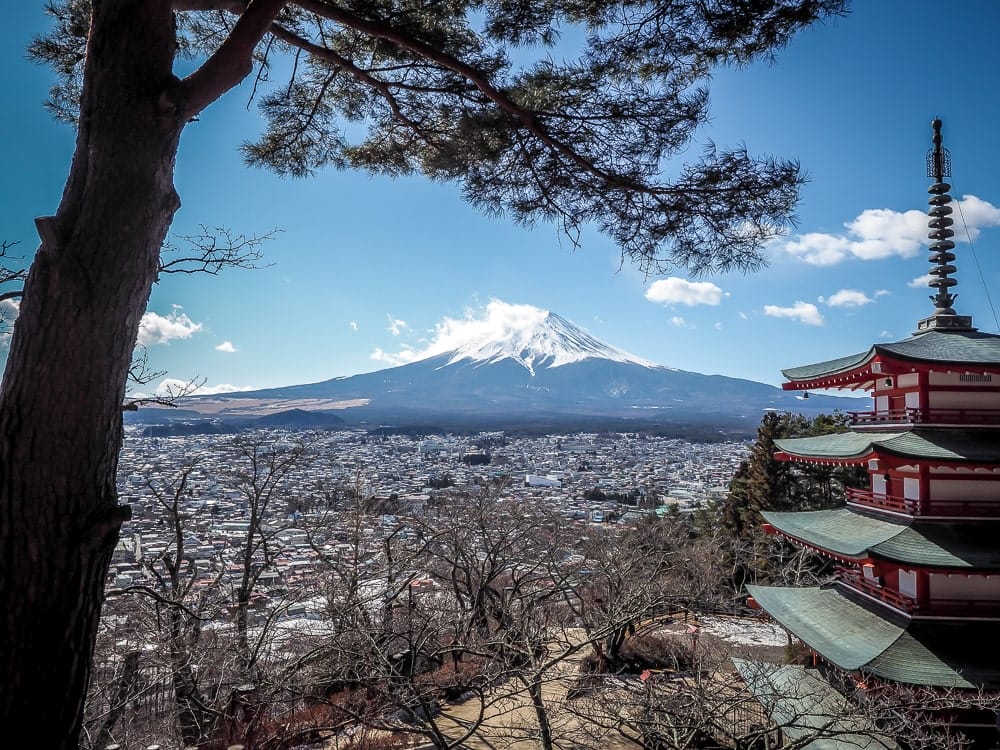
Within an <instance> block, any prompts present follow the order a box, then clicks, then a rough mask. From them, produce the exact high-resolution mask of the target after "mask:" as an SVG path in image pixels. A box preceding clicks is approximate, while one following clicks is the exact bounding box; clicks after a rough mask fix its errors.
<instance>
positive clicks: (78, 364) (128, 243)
mask: <svg viewBox="0 0 1000 750" xmlns="http://www.w3.org/2000/svg"><path fill="white" fill-rule="evenodd" d="M174 47H175V37H174V26H173V18H172V15H171V8H170V3H169V2H167V1H165V0H141V1H139V0H118V1H115V0H95V2H94V4H93V19H92V26H91V35H90V40H89V44H88V54H87V62H86V67H85V77H84V87H83V92H82V97H81V106H80V122H79V130H78V134H77V141H76V152H75V155H74V157H73V162H72V166H71V168H70V172H69V177H68V180H67V183H66V187H65V190H64V193H63V196H62V200H61V202H60V205H59V208H58V210H57V212H56V214H55V216H53V217H45V218H43V219H39V220H37V221H36V224H37V225H38V228H39V235H40V236H41V239H42V242H41V245H40V247H39V249H38V252H37V255H36V257H35V260H34V263H33V265H32V268H31V271H30V273H29V275H28V279H27V281H26V284H25V289H24V296H23V299H22V303H21V309H20V315H19V318H18V321H17V324H16V326H15V330H14V335H13V340H12V343H11V348H10V354H9V356H8V359H7V367H6V372H5V374H4V379H3V384H2V386H0V570H2V575H0V674H2V675H3V679H4V681H5V682H6V683H7V684H6V685H5V687H4V689H3V690H0V725H2V726H3V727H4V733H5V735H7V736H10V737H26V738H29V744H31V745H33V746H35V747H45V748H76V747H77V742H78V737H79V733H80V728H81V722H82V716H83V701H84V697H85V695H86V687H87V681H88V677H89V673H90V660H91V656H92V653H93V647H94V638H95V634H96V628H97V625H98V621H99V617H100V607H101V603H102V600H103V588H104V582H105V577H106V575H107V570H108V565H109V562H110V559H111V553H112V552H113V550H114V546H115V543H116V541H117V539H118V532H119V528H120V526H121V524H122V522H123V521H124V520H126V519H127V518H128V508H127V507H122V506H119V505H118V501H117V493H116V488H115V479H116V472H117V468H118V454H119V450H120V447H121V440H122V423H121V407H122V400H123V397H124V392H125V380H126V375H127V373H128V368H129V362H130V360H131V355H132V350H133V347H134V344H135V339H136V333H137V330H138V326H139V320H140V318H141V316H142V313H143V311H144V310H145V307H146V303H147V300H148V298H149V293H150V288H151V285H152V283H153V281H154V280H155V278H156V270H157V264H158V258H159V252H160V247H161V245H162V243H163V239H164V237H165V235H166V232H167V228H168V227H169V225H170V222H171V220H172V217H173V214H174V212H175V210H176V209H177V208H178V206H179V200H178V197H177V194H176V192H175V190H174V187H173V169H174V155H175V153H176V150H177V145H178V141H179V137H180V133H181V130H182V128H183V124H184V123H183V122H182V120H181V118H180V117H178V115H177V112H178V108H177V107H176V105H175V104H172V103H171V101H170V99H169V97H168V96H164V93H165V92H170V91H172V90H175V89H176V88H177V84H178V81H177V79H176V78H175V77H174V76H173V74H172V63H173V57H174Z"/></svg>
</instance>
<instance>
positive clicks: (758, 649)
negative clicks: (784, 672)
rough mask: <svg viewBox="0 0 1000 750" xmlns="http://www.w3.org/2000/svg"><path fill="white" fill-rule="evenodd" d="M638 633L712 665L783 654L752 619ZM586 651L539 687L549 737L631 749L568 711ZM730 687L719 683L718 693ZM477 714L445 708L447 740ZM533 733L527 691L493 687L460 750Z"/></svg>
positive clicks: (499, 745)
mask: <svg viewBox="0 0 1000 750" xmlns="http://www.w3.org/2000/svg"><path fill="white" fill-rule="evenodd" d="M641 631H644V632H646V633H648V634H662V635H669V636H671V637H676V638H681V639H687V640H689V642H690V644H691V645H695V646H696V648H697V652H698V653H700V654H703V655H705V656H706V657H707V658H711V659H712V660H713V661H718V660H724V659H728V658H731V657H742V658H750V659H754V660H759V661H770V662H776V663H780V662H781V661H782V660H783V658H784V653H785V642H786V636H785V635H784V633H783V632H782V631H780V629H777V628H775V627H774V626H771V625H769V624H767V623H764V622H762V621H759V620H755V619H752V618H733V617H715V616H713V617H706V618H702V619H701V620H696V619H694V618H693V617H690V616H689V617H687V618H685V617H684V615H674V616H670V617H664V618H661V619H660V620H658V621H657V622H651V623H647V624H646V625H645V626H644V627H643V628H641ZM577 637H579V638H581V639H582V638H583V632H582V631H580V632H579V633H578V634H577ZM588 653H589V649H583V650H581V651H580V652H578V653H577V654H575V655H574V656H573V657H571V658H569V659H567V660H566V661H565V662H563V663H561V664H560V665H559V666H558V667H557V668H556V669H554V670H553V671H552V673H551V674H550V675H549V676H548V679H547V680H546V681H545V683H544V684H543V687H542V696H543V700H544V702H545V704H546V706H547V708H548V709H549V717H550V721H551V722H552V733H553V736H554V737H557V738H559V743H558V745H557V746H558V747H560V748H562V749H563V750H583V749H584V748H600V749H601V750H626V748H627V749H629V750H635V749H636V745H635V744H634V743H630V742H627V741H625V740H623V739H621V738H618V737H615V736H613V735H609V734H607V733H604V732H602V731H601V730H600V729H599V728H598V727H596V726H595V725H594V722H592V721H591V722H588V720H587V718H586V717H583V718H581V717H580V716H579V715H578V714H579V713H580V712H579V711H574V710H569V709H568V708H567V706H568V705H571V704H568V703H567V700H566V696H567V691H568V690H569V689H570V688H571V687H572V686H574V685H575V684H577V680H578V678H579V665H580V661H581V659H582V658H583V657H584V656H586V655H587V654H588ZM720 674H722V675H723V677H722V679H730V678H731V679H737V678H736V677H735V671H733V672H732V673H728V672H727V671H725V670H723V671H721V672H720ZM727 675H728V676H727ZM633 679H634V678H633ZM729 687H730V686H727V685H720V689H728V688H729ZM480 710H481V704H480V702H479V701H478V700H475V699H472V700H468V701H466V702H465V703H462V704H457V705H451V706H448V707H446V708H445V711H444V714H443V715H442V716H441V717H439V719H438V720H439V722H440V725H442V726H444V727H445V728H446V730H445V731H446V734H447V735H448V736H450V737H453V738H455V739H458V738H459V737H461V736H462V735H463V734H465V730H464V729H463V727H467V726H471V725H472V724H474V723H475V722H477V721H479V720H480V715H479V714H480ZM537 734H538V725H537V722H536V719H535V715H534V711H533V709H532V706H531V703H530V700H529V699H528V695H527V693H526V691H525V690H524V689H523V686H521V685H516V684H513V683H507V684H504V685H498V686H496V688H494V690H493V691H492V694H491V696H490V702H489V705H488V706H487V707H486V709H485V713H484V715H483V718H482V722H481V725H480V726H479V728H478V730H477V731H476V732H475V734H474V735H473V737H472V738H470V739H468V740H466V741H465V742H464V743H463V744H462V745H461V747H463V748H468V750H529V748H530V749H531V750H534V749H535V748H537V747H538V740H537ZM327 748H328V749H329V750H333V749H334V748H336V745H335V744H333V743H331V744H329V745H327Z"/></svg>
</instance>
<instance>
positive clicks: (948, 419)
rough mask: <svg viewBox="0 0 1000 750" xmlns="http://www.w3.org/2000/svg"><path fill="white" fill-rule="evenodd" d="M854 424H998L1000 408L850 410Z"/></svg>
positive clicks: (999, 422) (909, 407) (910, 407)
mask: <svg viewBox="0 0 1000 750" xmlns="http://www.w3.org/2000/svg"><path fill="white" fill-rule="evenodd" d="M848 415H849V416H850V418H851V424H852V425H861V424H960V425H998V424H1000V409H922V408H917V407H913V406H908V407H906V408H905V409H885V410H882V411H851V412H848Z"/></svg>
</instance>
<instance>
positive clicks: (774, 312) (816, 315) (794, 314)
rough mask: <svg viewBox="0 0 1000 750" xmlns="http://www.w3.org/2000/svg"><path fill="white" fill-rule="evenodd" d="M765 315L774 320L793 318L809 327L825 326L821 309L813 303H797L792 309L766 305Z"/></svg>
mask: <svg viewBox="0 0 1000 750" xmlns="http://www.w3.org/2000/svg"><path fill="white" fill-rule="evenodd" d="M764 314H765V315H769V316H771V317H772V318H791V319H792V320H797V321H799V322H800V323H803V324H805V325H809V326H821V325H823V316H822V315H820V312H819V308H818V307H816V305H814V304H812V303H811V302H802V301H799V302H796V303H795V304H794V305H792V306H791V307H779V306H778V305H764Z"/></svg>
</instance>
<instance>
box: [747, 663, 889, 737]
mask: <svg viewBox="0 0 1000 750" xmlns="http://www.w3.org/2000/svg"><path fill="white" fill-rule="evenodd" d="M733 666H735V667H736V671H737V672H739V674H740V677H742V678H743V681H744V682H745V683H746V684H747V687H748V688H749V689H750V692H752V693H753V695H754V697H755V698H756V699H757V700H758V701H759V702H760V704H761V705H762V706H763V707H764V709H765V710H766V711H767V712H768V715H770V717H771V721H773V722H774V723H775V724H776V725H777V726H778V727H780V728H781V732H782V734H783V735H784V736H785V737H787V738H788V739H790V740H792V741H796V740H799V741H801V740H805V739H808V742H805V743H804V744H803V745H801V746H800V747H801V748H802V749H803V750H893V749H895V748H898V747H899V746H898V745H897V744H896V742H895V741H894V740H893V739H892V738H890V737H887V736H886V735H884V734H881V733H879V732H878V730H877V729H875V727H873V726H872V724H871V720H870V719H869V718H868V717H866V716H863V715H862V714H861V713H860V712H859V711H858V709H857V707H855V706H852V705H851V704H850V703H848V701H847V699H846V698H845V697H844V696H843V695H841V694H840V693H838V692H837V691H836V690H834V689H833V687H832V686H831V685H830V684H829V683H827V682H826V681H825V680H823V679H821V678H820V677H818V676H817V675H815V674H813V673H812V672H811V671H809V670H807V669H806V668H805V667H801V666H798V665H794V664H784V665H778V664H761V663H759V662H752V661H747V660H745V659H733ZM809 738H811V739H809Z"/></svg>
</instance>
